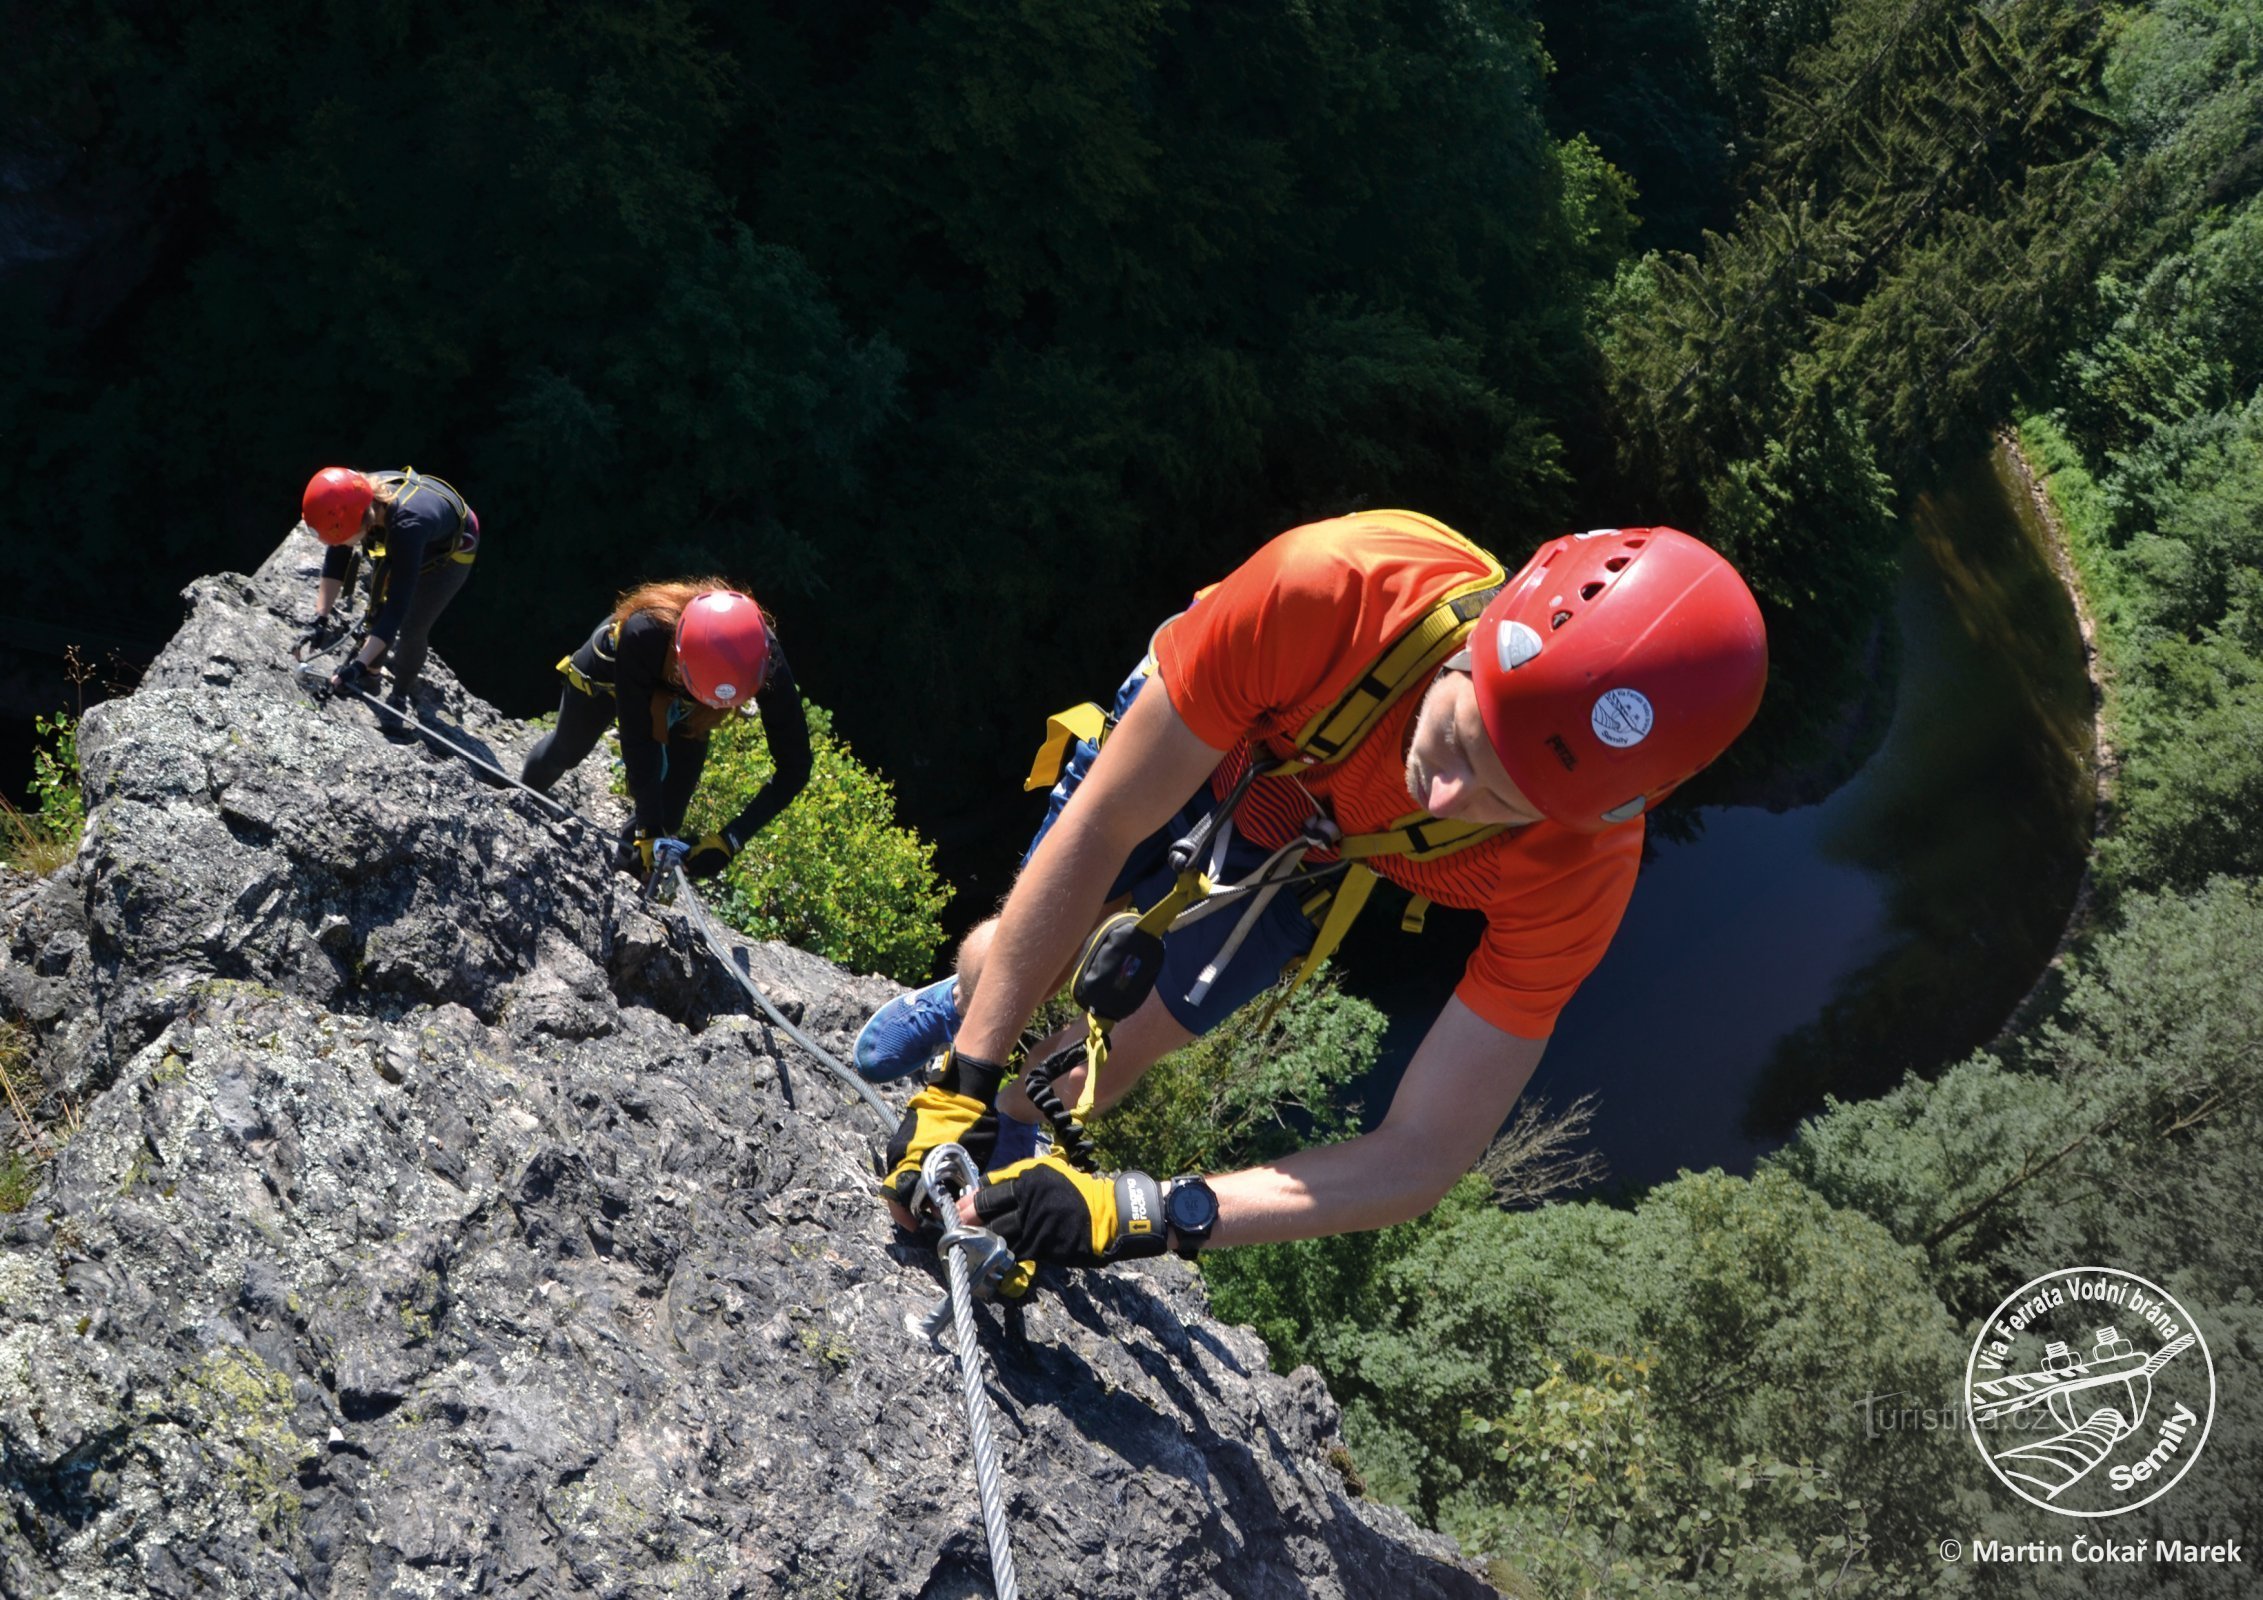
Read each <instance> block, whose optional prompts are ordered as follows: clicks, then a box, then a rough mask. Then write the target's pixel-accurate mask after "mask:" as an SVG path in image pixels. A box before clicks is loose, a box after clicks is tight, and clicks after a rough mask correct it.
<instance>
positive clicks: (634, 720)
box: [520, 578, 810, 878]
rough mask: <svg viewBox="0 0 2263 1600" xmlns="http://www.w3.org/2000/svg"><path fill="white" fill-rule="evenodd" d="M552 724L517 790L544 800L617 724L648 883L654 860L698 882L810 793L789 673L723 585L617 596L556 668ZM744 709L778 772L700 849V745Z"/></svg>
mask: <svg viewBox="0 0 2263 1600" xmlns="http://www.w3.org/2000/svg"><path fill="white" fill-rule="evenodd" d="M558 671H559V674H560V675H561V676H562V677H564V679H565V680H566V684H565V689H564V691H563V692H562V693H561V694H560V696H559V698H558V725H557V726H556V727H555V728H553V729H552V730H551V731H550V732H549V733H548V734H545V735H544V736H543V738H542V740H541V741H540V742H539V743H538V744H536V745H535V747H534V749H533V750H531V751H530V752H528V754H527V758H526V770H525V771H524V772H523V773H521V774H520V781H522V782H524V783H525V784H527V785H528V786H529V787H530V788H534V789H538V790H543V791H547V790H548V789H549V788H550V786H551V785H552V784H554V783H556V782H557V781H558V779H559V778H560V777H562V776H563V775H564V774H565V773H566V772H567V771H568V770H569V769H570V768H572V767H573V766H575V765H576V764H577V763H579V762H580V761H581V759H582V758H583V757H584V756H586V755H588V754H589V752H590V751H591V750H593V749H595V748H596V746H597V741H598V739H599V738H601V737H602V736H603V735H604V732H605V727H606V724H607V723H608V722H609V721H617V724H618V726H619V729H620V735H621V761H622V764H623V765H624V766H625V767H627V768H628V779H629V798H630V799H631V800H632V801H633V802H634V803H635V806H636V816H635V819H634V820H633V821H632V823H631V824H630V837H629V839H628V840H625V841H624V845H625V846H628V845H633V847H634V849H635V851H636V856H637V861H638V864H639V865H640V866H641V868H642V869H643V870H644V871H645V872H646V873H650V872H651V870H652V868H653V864H654V860H655V852H656V851H660V852H662V854H661V859H663V860H666V859H669V858H670V857H669V853H670V852H672V853H673V856H674V858H677V859H681V860H682V861H683V863H684V870H685V871H687V872H689V873H690V874H691V875H692V876H693V877H695V878H705V877H712V876H713V875H714V874H716V873H718V872H721V871H722V870H723V869H724V868H725V867H727V866H729V865H730V863H731V858H732V857H733V856H735V855H737V854H738V853H739V851H740V850H741V849H742V848H744V847H745V845H746V842H747V840H749V839H751V838H753V837H754V835H755V834H757V833H758V832H760V831H761V830H762V829H763V827H764V826H766V825H767V824H768V823H769V821H770V819H771V818H773V817H775V816H776V815H777V814H778V813H779V812H781V811H783V810H784V809H785V808H786V807H787V805H788V804H790V803H791V802H792V800H793V798H794V796H795V795H797V794H799V793H801V791H802V787H803V785H805V784H806V783H808V782H809V772H810V749H809V724H808V722H807V721H806V720H805V719H804V717H803V715H802V706H801V694H800V692H799V691H798V690H797V689H796V688H795V686H794V674H793V669H792V668H791V667H789V666H788V665H787V664H786V655H785V652H784V651H783V650H781V649H780V648H779V646H778V636H777V634H776V633H775V632H774V631H773V630H772V628H771V626H770V623H769V620H768V619H767V618H765V617H764V616H763V614H762V609H761V608H760V607H759V606H757V605H756V604H755V603H754V601H753V600H751V599H749V598H748V597H747V596H746V595H744V594H741V593H739V592H738V591H737V590H735V589H732V588H731V587H729V586H728V585H727V584H725V583H723V582H722V581H721V580H719V579H712V578H709V579H696V580H685V581H679V582H675V583H648V584H645V585H644V586H643V587H641V588H638V589H633V590H631V591H630V592H629V593H627V594H625V595H623V596H621V598H620V601H619V603H618V604H616V605H615V606H614V607H613V611H612V614H611V615H610V616H608V617H607V618H606V619H605V620H604V621H603V622H601V623H599V624H598V625H597V631H596V632H595V633H593V634H591V635H590V636H589V638H588V640H587V641H585V642H584V643H583V644H582V646H581V648H579V649H578V650H576V651H574V652H573V653H572V654H571V655H569V656H567V657H565V658H564V659H563V660H561V661H560V662H559V663H558ZM750 702H751V703H752V704H753V706H754V708H755V709H756V710H757V711H758V712H760V713H761V716H762V730H763V733H764V735H765V736H766V737H767V738H768V740H769V743H770V758H771V760H772V762H773V763H775V765H776V769H777V770H776V773H775V775H774V776H773V777H772V779H771V781H770V782H769V783H768V784H766V785H764V786H763V788H762V790H761V791H760V792H759V793H758V794H756V795H755V797H754V798H753V799H752V800H750V801H748V802H747V805H746V809H745V810H743V811H741V812H740V813H739V814H738V815H737V816H736V817H735V818H733V819H732V820H731V821H730V822H729V823H728V824H726V825H725V826H724V827H723V828H722V829H721V830H720V831H719V832H716V833H711V834H708V835H706V836H705V837H704V838H702V839H701V840H700V841H699V842H698V843H697V844H693V845H685V844H684V843H683V842H682V841H680V840H677V839H675V838H674V837H672V836H673V835H674V834H675V833H676V831H677V830H678V829H680V828H682V827H683V825H684V813H685V812H686V811H687V810H688V809H689V808H690V806H691V797H692V791H693V790H694V789H696V788H697V787H698V786H699V775H700V771H701V769H702V768H704V767H705V766H706V764H707V741H708V736H709V735H710V734H712V733H713V732H714V731H715V729H716V728H717V727H719V726H721V725H722V723H723V720H724V719H725V718H726V717H729V716H730V715H731V714H732V713H733V712H735V711H738V710H740V709H741V708H742V707H744V706H746V705H747V704H749V703H750Z"/></svg>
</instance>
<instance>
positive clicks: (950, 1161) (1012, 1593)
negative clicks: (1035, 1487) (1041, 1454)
mask: <svg viewBox="0 0 2263 1600" xmlns="http://www.w3.org/2000/svg"><path fill="white" fill-rule="evenodd" d="M920 1179H921V1181H922V1182H924V1183H925V1184H926V1185H927V1190H928V1194H929V1196H930V1197H931V1198H932V1199H933V1200H934V1202H935V1206H936V1210H937V1211H938V1212H939V1213H940V1214H941V1215H942V1217H943V1219H944V1226H943V1237H942V1239H941V1240H940V1241H938V1243H937V1245H936V1248H937V1249H938V1250H940V1251H941V1252H942V1253H943V1256H944V1258H945V1266H946V1268H947V1270H948V1272H949V1275H950V1280H951V1327H952V1332H953V1334H954V1335H955V1337H956V1339H957V1342H958V1356H959V1391H960V1393H961V1394H962V1395H963V1396H964V1397H965V1399H966V1429H967V1438H968V1440H969V1441H970V1442H971V1444H972V1445H973V1449H974V1490H975V1494H976V1496H977V1497H978V1498H979V1499H980V1500H981V1502H982V1531H983V1534H984V1535H985V1537H987V1538H988V1539H989V1541H990V1580H991V1584H992V1586H993V1588H995V1590H996V1591H997V1596H998V1600H1020V1597H1021V1585H1020V1581H1019V1580H1018V1579H1017V1578H1016V1577H1015V1576H1014V1550H1013V1545H1012V1544H1011V1543H1009V1542H1008V1539H1007V1527H1006V1491H1005V1472H1004V1469H1003V1468H1002V1467H1001V1466H1000V1464H999V1461H998V1441H997V1438H996V1436H995V1435H993V1434H992V1433H991V1431H990V1395H989V1392H988V1389H987V1388H986V1374H987V1368H986V1366H985V1364H984V1361H983V1356H982V1346H981V1344H980V1343H979V1342H978V1341H977V1340H976V1338H975V1333H974V1269H973V1268H972V1267H970V1266H969V1265H968V1264H967V1254H968V1252H969V1251H970V1250H976V1249H979V1250H982V1251H984V1252H985V1253H986V1254H989V1255H993V1256H994V1255H996V1254H997V1253H998V1252H999V1251H1001V1250H1003V1249H1004V1246H1003V1244H1002V1243H1001V1241H1000V1240H999V1238H998V1236H997V1235H996V1234H994V1233H992V1232H991V1231H990V1230H989V1229H987V1228H978V1227H972V1226H969V1225H968V1224H966V1223H962V1222H961V1221H959V1208H958V1199H959V1195H960V1194H961V1193H962V1192H965V1191H966V1190H970V1189H972V1188H974V1187H975V1186H977V1185H978V1184H980V1183H981V1181H982V1175H981V1173H979V1172H978V1171H977V1170H976V1169H975V1165H974V1158H973V1157H972V1156H969V1155H968V1154H967V1153H966V1151H965V1150H964V1149H962V1148H961V1147H959V1146H958V1145H955V1144H946V1145H938V1146H937V1147H936V1148H935V1149H933V1150H930V1151H929V1152H928V1153H927V1159H926V1160H925V1161H923V1162H921V1163H920ZM1007 1260H1008V1263H1009V1264H1010V1263H1011V1260H1012V1257H1011V1253H1010V1252H1009V1253H1008V1254H1007Z"/></svg>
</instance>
